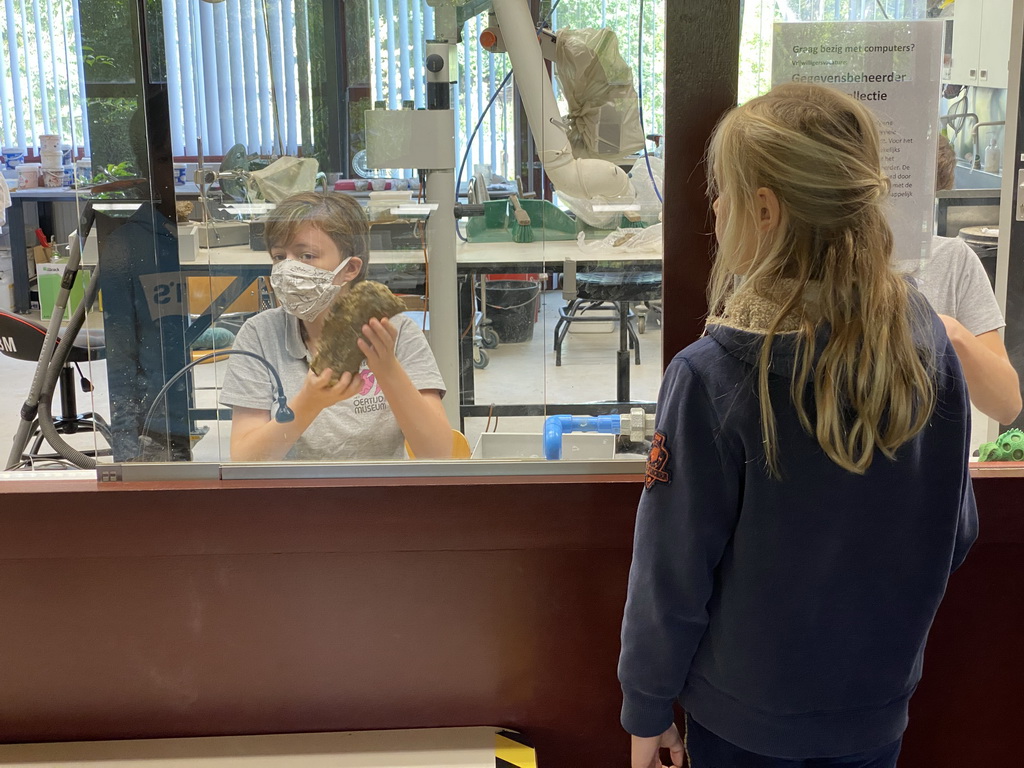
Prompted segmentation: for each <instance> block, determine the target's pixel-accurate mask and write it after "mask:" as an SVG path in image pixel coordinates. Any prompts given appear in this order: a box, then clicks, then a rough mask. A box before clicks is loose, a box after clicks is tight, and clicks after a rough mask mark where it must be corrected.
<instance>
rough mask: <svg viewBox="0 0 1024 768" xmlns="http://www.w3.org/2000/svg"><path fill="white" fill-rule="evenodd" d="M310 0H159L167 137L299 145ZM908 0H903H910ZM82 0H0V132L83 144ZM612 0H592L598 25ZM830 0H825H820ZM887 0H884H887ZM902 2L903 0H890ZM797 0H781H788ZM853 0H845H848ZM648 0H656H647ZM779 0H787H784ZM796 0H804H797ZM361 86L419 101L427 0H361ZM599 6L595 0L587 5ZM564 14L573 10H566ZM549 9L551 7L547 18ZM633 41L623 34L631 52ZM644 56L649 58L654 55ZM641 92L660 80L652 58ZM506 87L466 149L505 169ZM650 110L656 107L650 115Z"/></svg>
mask: <svg viewBox="0 0 1024 768" xmlns="http://www.w3.org/2000/svg"><path fill="white" fill-rule="evenodd" d="M311 1H312V0H226V2H221V3H208V2H203V0H165V2H164V3H163V11H164V13H163V20H162V21H163V27H162V33H163V38H164V40H163V41H164V49H165V50H166V52H167V62H166V72H167V80H168V94H169V100H170V104H169V106H170V113H171V131H172V148H173V151H174V154H175V155H176V156H179V157H180V156H184V155H188V156H193V155H196V154H198V152H199V142H200V139H201V140H202V145H203V146H202V149H203V152H204V154H206V155H222V154H223V153H224V152H226V151H227V150H228V149H229V148H230V147H231V146H232V145H234V144H236V143H241V144H244V145H245V147H246V149H247V151H248V152H260V153H265V154H269V153H275V154H278V153H284V154H296V153H298V152H299V151H300V147H303V146H304V145H308V143H310V142H312V141H313V140H314V139H315V137H313V136H312V135H311V131H312V128H311V126H310V123H311V121H310V115H311V112H312V93H311V85H310V81H311V73H310V47H309V29H308V23H307V18H308V14H307V3H308V2H311ZM909 1H910V0H907V2H909ZM79 2H80V0H0V8H2V9H3V12H4V14H3V15H4V19H3V21H2V22H0V119H2V124H0V141H2V143H3V145H4V146H20V147H21V148H23V149H27V148H29V147H32V146H35V145H36V144H37V141H36V137H37V136H39V135H40V134H44V133H58V134H60V135H61V136H62V139H63V140H64V141H66V142H69V143H74V144H75V145H76V146H84V147H85V148H86V151H87V152H88V145H89V141H88V136H87V121H86V119H85V114H86V104H85V100H84V98H83V96H84V92H85V89H84V75H83V73H84V65H85V63H86V55H84V54H83V51H82V45H81V34H80V24H79V8H78V3H79ZM609 2H610V0H600V4H599V8H600V17H599V18H595V19H594V20H593V21H592V22H591V23H597V24H601V25H604V23H605V21H606V18H607V16H606V11H607V9H608V5H609ZM829 2H830V3H831V2H832V0H829ZM893 2H894V0H889V4H892V3H893ZM899 2H904V0H899ZM797 3H798V0H791V2H790V3H789V5H790V6H793V5H797ZM858 3H859V0H852V1H850V2H844V5H847V6H848V7H852V6H854V5H858ZM651 4H652V5H654V3H651ZM783 5H785V3H783ZM800 5H802V3H800ZM367 6H368V12H369V14H370V29H371V37H372V39H371V44H370V57H371V62H370V64H371V70H370V71H371V73H372V75H371V78H372V82H371V91H372V94H373V99H374V100H375V101H384V102H385V103H386V104H387V106H388V108H390V109H398V108H400V107H401V106H402V103H403V102H413V103H414V104H415V106H416V107H423V106H425V103H426V84H425V80H424V76H423V65H422V62H423V57H424V41H425V40H427V39H429V38H430V37H431V36H432V33H433V27H434V12H433V9H432V8H431V7H430V6H429V5H428V4H427V3H426V0H369V2H368V3H367ZM597 7H598V6H595V7H594V11H595V13H596V9H597ZM566 21H567V24H570V25H571V23H572V22H573V21H576V20H575V19H570V18H567V19H566ZM485 24H486V20H485V18H484V17H483V16H482V15H481V16H476V17H474V18H473V19H471V20H469V21H468V22H467V23H466V24H465V25H464V28H463V37H464V40H466V41H467V42H468V44H464V45H460V46H458V48H457V52H458V53H457V55H458V76H457V82H456V84H455V86H454V88H453V107H454V109H455V111H456V116H457V118H456V119H457V128H456V146H457V153H458V155H459V156H461V154H462V151H463V148H464V147H465V142H466V140H467V138H468V135H469V133H470V132H471V131H472V128H473V126H474V125H475V124H476V121H477V119H478V118H479V117H480V115H481V114H482V112H483V109H484V107H485V105H486V104H487V102H488V100H490V98H491V96H492V95H493V94H494V92H495V89H496V88H497V86H498V84H499V83H501V81H502V80H503V78H504V77H505V75H506V73H507V71H508V67H509V64H508V59H507V57H506V56H504V55H494V54H491V53H488V52H486V51H484V50H483V49H482V48H481V47H480V46H479V45H476V44H473V41H474V40H476V39H477V38H478V37H479V34H480V32H481V31H482V30H483V27H484V25H485ZM557 24H558V15H557V14H556V15H554V16H553V17H552V19H551V25H552V26H553V27H556V28H557ZM632 45H633V43H631V42H629V41H625V40H624V41H622V46H623V55H624V56H626V58H627V60H629V58H631V57H630V55H629V53H628V52H629V50H630V49H631V47H632ZM652 63H653V62H652ZM650 74H651V78H652V80H651V81H649V82H645V83H644V91H645V93H651V94H653V93H657V92H660V91H661V72H660V70H658V71H655V70H653V69H652V72H651V73H650ZM512 103H513V102H512V88H511V86H509V87H506V88H505V89H504V92H503V93H501V94H499V95H498V96H497V97H496V98H495V100H494V105H493V107H492V108H491V110H490V111H489V112H488V114H487V116H486V117H485V118H484V119H483V121H482V124H481V128H480V132H479V133H478V135H477V138H476V140H475V142H474V145H473V147H472V154H471V156H470V157H469V158H468V163H467V165H468V167H469V168H470V169H471V168H472V165H473V164H476V163H482V164H485V165H489V166H490V167H491V168H492V169H494V170H495V171H496V172H497V173H499V174H501V175H504V176H507V177H513V176H515V175H516V170H515V169H513V168H511V167H509V163H510V162H511V160H512V158H514V157H515V152H514V149H515V147H514V145H513V143H512V142H513V141H514V132H513V130H512V128H513V125H514V116H513V112H512ZM656 117H657V118H658V119H659V121H660V115H659V116H656Z"/></svg>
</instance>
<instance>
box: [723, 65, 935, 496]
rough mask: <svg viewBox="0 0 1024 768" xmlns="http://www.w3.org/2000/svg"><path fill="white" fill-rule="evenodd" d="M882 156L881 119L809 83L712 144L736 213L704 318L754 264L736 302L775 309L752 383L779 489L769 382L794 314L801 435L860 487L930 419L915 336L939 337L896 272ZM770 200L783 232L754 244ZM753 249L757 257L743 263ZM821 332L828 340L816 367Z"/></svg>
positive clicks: (761, 107) (756, 107)
mask: <svg viewBox="0 0 1024 768" xmlns="http://www.w3.org/2000/svg"><path fill="white" fill-rule="evenodd" d="M879 145H880V139H879V133H878V128H877V127H876V125H875V121H874V118H873V117H872V115H871V113H870V112H869V111H868V110H867V109H866V108H865V107H864V106H862V105H861V104H860V103H859V102H857V101H856V100H855V99H853V98H851V97H849V96H847V95H845V94H843V93H840V92H838V91H835V90H832V89H829V88H825V87H822V86H815V85H802V84H786V85H781V86H777V87H776V88H773V89H772V91H771V92H769V93H768V94H766V95H764V96H761V97H758V98H756V99H753V100H752V101H749V102H747V103H746V104H744V105H742V106H740V107H737V108H736V109H734V110H732V111H731V112H729V113H728V114H727V115H726V116H725V117H724V118H723V120H722V121H721V123H720V125H719V126H718V128H717V130H716V131H715V134H714V136H713V137H712V139H711V144H710V147H709V152H708V155H709V157H708V160H709V162H708V168H709V191H710V193H711V195H712V197H718V196H721V197H722V198H723V199H724V200H725V201H726V206H727V208H728V214H727V215H726V216H725V217H724V221H722V222H720V226H719V250H718V255H717V258H716V260H715V265H714V267H713V269H712V274H711V280H710V283H709V289H708V300H709V308H710V313H711V315H712V316H714V315H716V314H719V313H721V312H723V311H724V310H725V302H726V299H727V298H729V296H730V295H731V294H732V293H733V291H734V290H735V288H734V284H735V279H734V278H735V273H736V270H737V269H741V268H742V267H743V266H745V265H744V264H743V261H744V260H745V259H747V258H748V257H750V256H751V255H752V257H753V258H752V260H751V261H750V263H749V265H748V266H747V272H746V281H745V282H744V283H743V285H742V287H741V288H740V290H743V291H746V290H751V291H754V292H755V293H757V294H759V295H762V296H769V297H772V298H774V299H775V300H776V301H778V302H779V309H778V312H777V314H776V316H775V318H774V320H773V321H772V322H771V324H770V325H769V327H768V328H767V332H766V334H765V338H764V343H763V345H762V348H761V354H760V363H759V370H758V393H759V399H760V410H761V432H762V439H763V442H764V448H765V459H766V461H767V464H768V468H769V471H770V472H771V473H772V474H773V475H775V476H776V477H777V476H779V470H778V445H777V443H778V436H777V432H776V422H775V414H774V411H773V408H772V403H771V399H770V395H769V387H768V370H769V365H770V362H771V348H772V342H773V340H774V338H775V336H776V334H777V333H779V332H780V331H779V328H780V326H781V325H782V323H783V321H786V322H788V323H792V320H793V316H794V315H795V316H796V318H797V324H798V330H797V341H796V347H797V349H796V352H797V354H796V363H795V365H794V369H793V377H792V381H791V387H790V399H791V401H792V404H793V406H794V407H795V408H796V412H797V415H798V417H799V419H800V423H801V424H802V425H803V427H804V429H805V430H806V431H807V432H808V433H809V434H812V435H814V436H815V437H816V438H817V441H818V444H819V445H820V446H821V448H822V450H823V451H824V452H825V454H826V455H827V456H828V457H829V458H830V459H831V460H832V461H833V462H835V463H836V464H838V465H839V466H840V467H843V468H844V469H846V470H849V471H850V472H854V473H858V474H863V473H864V472H865V471H866V470H867V469H868V467H869V466H870V465H871V461H872V458H873V456H874V452H875V450H876V449H877V450H879V451H881V452H882V454H883V455H884V456H886V457H887V458H889V459H893V458H894V456H895V452H896V450H897V449H898V448H899V447H900V446H901V445H903V444H904V443H905V442H907V441H908V440H910V439H911V438H912V437H913V436H914V435H915V434H917V433H918V432H919V431H920V430H921V429H922V428H923V427H924V426H925V424H926V423H927V422H928V419H929V418H930V416H931V413H932V410H933V409H934V407H935V397H936V395H935V377H934V361H933V359H932V358H933V357H934V352H933V350H932V348H931V347H930V346H928V344H927V343H925V342H924V341H923V340H922V339H920V338H919V339H918V340H917V341H916V342H915V330H916V329H917V328H920V327H927V328H930V327H931V326H930V320H929V319H928V318H929V317H930V315H928V314H927V310H926V309H925V308H924V306H923V305H922V304H921V301H920V300H919V297H916V295H915V294H914V292H913V291H912V289H911V288H910V286H909V285H908V284H907V282H906V281H905V280H904V279H903V278H902V277H900V275H899V274H897V272H896V271H895V270H894V269H893V264H892V255H893V236H892V230H891V229H890V228H889V225H888V223H887V221H886V218H885V213H884V210H883V203H884V200H885V198H886V197H887V195H888V191H889V180H888V178H887V177H886V176H885V175H884V174H883V172H882V170H881V162H880V152H879ZM762 187H764V188H767V189H769V190H771V191H772V192H774V193H775V195H776V197H777V198H778V200H779V205H780V215H779V225H778V226H777V227H776V228H775V230H774V231H773V232H772V233H768V234H764V235H756V236H755V235H754V234H751V233H758V232H759V228H758V222H759V219H760V216H761V213H760V211H761V208H760V206H759V205H758V201H757V190H758V189H759V188H762ZM751 238H755V239H756V245H755V246H754V247H753V253H752V254H750V253H744V251H745V250H747V249H748V247H749V246H747V245H745V244H747V243H749V242H750V241H751ZM921 323H927V325H921ZM820 328H827V329H828V331H829V333H828V340H827V341H826V342H825V344H824V347H823V349H822V350H821V353H820V356H818V355H817V354H816V352H817V350H816V346H817V344H818V339H817V338H816V336H817V333H816V332H817V330H818V329H820ZM809 385H811V386H812V387H813V395H814V397H813V401H814V406H813V413H812V412H811V409H809V407H808V403H807V397H806V394H807V391H808V386H809Z"/></svg>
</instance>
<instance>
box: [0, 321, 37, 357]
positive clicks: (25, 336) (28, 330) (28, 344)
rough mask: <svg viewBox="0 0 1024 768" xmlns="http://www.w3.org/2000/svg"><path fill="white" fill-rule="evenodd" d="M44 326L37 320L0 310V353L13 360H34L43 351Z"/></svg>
mask: <svg viewBox="0 0 1024 768" xmlns="http://www.w3.org/2000/svg"><path fill="white" fill-rule="evenodd" d="M44 338H46V328H45V326H42V325H40V324H39V323H37V322H34V321H32V320H29V319H27V318H24V317H18V316H17V315H12V314H10V313H8V312H0V353H3V354H5V355H7V357H13V358H14V359H15V360H27V361H29V362H33V363H34V362H35V361H36V360H38V359H39V355H40V353H42V351H43V339H44Z"/></svg>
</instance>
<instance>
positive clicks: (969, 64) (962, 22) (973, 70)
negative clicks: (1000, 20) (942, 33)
mask: <svg viewBox="0 0 1024 768" xmlns="http://www.w3.org/2000/svg"><path fill="white" fill-rule="evenodd" d="M984 5H985V0H956V3H954V5H953V46H952V48H953V59H952V62H951V66H950V73H949V81H950V82H951V83H959V84H960V85H977V84H978V58H979V48H980V46H981V26H982V9H983V7H984ZM1007 18H1008V17H1007ZM1008 26H1009V23H1008V22H1007V27H1008ZM990 74H991V73H990Z"/></svg>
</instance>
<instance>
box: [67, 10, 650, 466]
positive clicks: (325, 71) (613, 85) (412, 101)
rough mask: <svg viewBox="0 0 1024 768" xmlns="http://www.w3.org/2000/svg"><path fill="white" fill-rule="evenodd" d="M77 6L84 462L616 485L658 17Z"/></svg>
mask: <svg viewBox="0 0 1024 768" xmlns="http://www.w3.org/2000/svg"><path fill="white" fill-rule="evenodd" d="M80 7H81V13H82V29H81V33H80V44H81V45H82V48H83V51H84V53H83V60H85V61H87V62H88V63H87V65H86V66H85V76H84V80H85V82H86V83H87V85H88V92H89V95H90V98H89V99H88V102H87V104H86V105H85V106H86V108H87V114H88V118H87V124H88V126H89V128H90V129H91V130H90V135H91V137H92V145H91V147H90V148H89V151H90V155H89V156H90V158H91V165H88V166H87V165H86V164H85V163H83V164H82V167H81V168H80V176H81V177H82V178H81V184H80V185H79V189H78V191H77V196H76V197H75V199H76V201H77V203H78V206H77V207H78V212H79V214H83V213H86V212H88V213H89V215H90V217H94V219H91V220H92V227H91V231H90V234H89V237H88V239H87V241H86V246H85V249H84V254H83V255H84V260H85V262H86V263H87V264H89V265H90V266H92V267H93V268H94V271H96V272H98V274H99V277H98V281H97V284H98V286H99V289H100V297H99V299H98V300H97V301H96V303H95V305H94V306H93V308H92V310H91V312H90V313H89V315H88V319H87V322H88V324H89V326H90V327H95V328H96V329H102V330H103V332H104V333H105V336H106V346H105V355H106V359H105V362H104V363H103V368H102V370H101V372H100V375H99V378H102V379H103V380H104V381H103V382H102V385H103V386H98V387H97V392H96V395H97V398H96V403H95V406H94V408H95V410H98V411H101V412H103V413H105V414H107V415H108V416H109V417H110V420H111V429H112V435H111V442H112V456H110V457H104V458H103V461H113V462H115V463H134V462H143V463H147V462H160V461H173V462H186V461H191V462H195V463H200V462H211V463H214V464H227V463H231V462H239V461H279V460H286V461H292V460H302V461H327V462H334V461H382V460H383V461H395V462H401V463H405V462H407V461H408V460H409V459H410V458H418V459H424V458H426V459H430V458H449V457H454V458H469V457H470V456H474V457H475V458H478V459H485V458H486V459H499V460H505V459H508V460H517V459H534V460H539V461H547V460H548V459H546V458H545V456H548V457H549V458H552V459H553V458H557V457H561V458H563V459H564V460H571V459H591V458H594V459H597V458H603V459H612V458H625V459H632V460H633V461H634V462H636V461H639V460H641V458H642V455H643V454H644V453H645V451H646V446H647V443H646V441H645V428H646V425H647V419H645V414H649V413H652V412H653V404H654V400H655V396H656V393H657V389H658V384H659V382H660V376H661V317H662V302H661V231H660V230H661V223H660V220H661V210H662V202H661V197H662V188H663V170H662V168H663V166H662V161H661V152H662V147H663V141H662V138H663V134H664V126H663V122H662V121H663V94H664V85H663V75H662V73H663V69H664V21H663V15H664V14H663V12H664V5H663V3H661V2H647V3H644V4H643V5H641V6H637V5H636V4H633V3H627V2H621V3H620V2H612V1H605V2H592V3H582V4H581V3H577V4H573V5H572V7H571V8H570V7H568V6H566V7H564V8H559V7H558V6H557V4H556V5H555V7H554V8H552V7H551V6H549V5H546V6H544V8H542V11H541V20H543V21H544V22H545V25H546V27H545V31H544V32H542V34H541V35H540V38H539V39H540V45H539V46H538V35H537V33H536V27H535V20H534V19H533V18H531V17H530V16H529V14H528V10H527V9H528V6H527V4H525V3H519V2H507V1H505V0H500V1H499V2H497V3H494V4H493V11H494V13H488V12H487V11H488V8H487V7H485V6H484V5H483V4H480V5H479V7H477V6H476V5H474V4H472V3H470V4H464V5H447V4H441V3H436V4H434V3H431V2H427V1H426V0H394V1H393V2H392V0H388V1H387V2H376V0H367V1H366V2H363V3H358V2H357V3H345V4H342V5H341V6H340V7H339V6H338V5H337V4H333V3H323V2H319V1H315V0H266V1H265V2H264V1H263V0H225V1H224V2H206V0H163V2H153V3H150V4H149V5H148V6H147V10H146V17H145V19H144V20H143V22H142V23H141V24H140V23H139V20H138V19H137V18H135V17H134V16H132V14H130V13H127V12H124V14H123V15H124V18H123V19H122V22H123V24H122V25H121V34H120V35H119V36H117V37H116V39H114V38H111V36H110V34H109V29H106V28H102V29H101V27H102V24H101V20H103V19H104V18H105V14H106V12H107V11H106V8H107V4H106V3H104V2H103V0H80ZM478 11H479V12H478ZM119 18H120V17H119ZM612 30H614V31H612ZM143 51H148V52H149V54H150V58H149V59H148V60H144V58H143V55H142V52H143ZM105 57H108V58H110V59H111V60H112V61H111V62H108V61H107V58H105ZM154 57H155V58H154ZM545 57H547V58H549V59H551V62H550V63H549V62H547V61H545ZM549 71H550V72H553V75H554V76H553V77H552V76H551V74H549ZM90 175H91V179H89V178H87V177H88V176H90ZM296 194H300V195H306V196H307V197H306V202H302V201H301V198H300V199H299V200H298V201H297V200H296V199H295V197H294V196H295V195H296ZM309 195H316V196H318V197H309ZM275 264H280V265H281V266H275ZM272 270H274V274H275V277H274V279H273V280H272V279H271V274H272ZM368 284H374V285H379V286H382V288H381V289H380V290H381V291H384V293H383V299H381V297H380V296H378V297H377V300H376V301H377V303H373V302H372V301H369V300H368V299H367V300H364V299H359V300H358V301H357V300H356V298H357V297H358V296H359V295H361V294H363V293H365V292H369V293H372V292H373V291H375V290H378V289H377V288H374V287H373V286H372V285H371V287H370V288H367V287H366V286H367V285H368ZM338 288H340V290H336V289H338ZM385 289H386V290H385ZM339 297H340V298H339ZM360 302H362V303H360ZM367 302H369V304H367ZM388 302H397V303H390V304H389V303H388ZM335 304H337V311H336V313H335V315H336V316H335V315H332V316H331V319H330V320H328V315H329V314H330V313H329V312H328V311H326V310H325V308H330V309H331V310H333V309H335V308H336V307H335ZM343 304H344V305H345V306H346V307H349V308H348V309H345V310H344V311H343V310H342V309H341V308H340V307H341V306H342V305H343ZM350 305H351V306H350ZM366 306H371V307H373V309H371V310H365V307H366ZM357 310H358V311H360V312H361V311H364V310H365V311H368V312H370V314H374V313H376V315H381V314H383V315H386V316H387V317H389V318H390V320H389V323H388V326H389V328H388V329H386V332H387V333H389V334H392V335H391V336H380V337H378V338H377V340H376V341H377V344H376V347H377V348H378V350H379V351H378V352H375V351H374V350H373V349H368V348H361V347H359V346H358V344H355V338H356V337H357V336H359V335H364V336H365V333H366V332H365V330H364V328H363V327H362V324H361V323H357V324H356V325H355V326H354V328H355V330H353V327H352V326H351V323H349V324H348V325H346V322H348V319H350V317H352V316H354V315H353V314H352V313H357ZM345 312H349V314H345ZM363 319H365V318H363ZM343 321H344V322H343ZM370 333H371V334H373V333H378V329H377V326H376V325H375V326H374V327H373V329H372V331H371V332H370ZM395 337H397V339H396V340H394V341H389V339H395ZM322 339H323V340H325V341H324V343H323V344H321V343H320V342H321V340H322ZM371 341H372V339H371ZM392 347H393V351H392ZM368 353H369V354H368ZM259 358H262V359H259ZM363 358H368V359H363ZM346 365H347V366H349V367H350V369H351V370H350V371H349V373H350V374H351V379H344V380H343V382H346V381H354V382H356V383H355V384H352V385H351V386H350V387H349V388H346V387H344V386H342V387H341V388H340V389H336V390H334V391H333V392H331V391H328V389H327V387H325V386H324V385H325V383H326V382H327V381H335V380H336V378H335V376H332V374H335V375H336V374H337V373H338V371H337V370H335V369H337V368H342V367H346ZM327 368H331V372H330V373H328V372H326V369H327ZM318 376H321V377H322V378H317V377H318ZM278 377H280V382H281V386H280V388H279V387H278V384H277V381H278ZM441 394H443V395H444V396H443V398H441V399H439V397H440V395H441ZM290 414H294V420H288V416H289V415H290ZM553 417H557V418H553ZM453 430H454V433H453ZM456 433H457V434H456ZM546 433H547V434H548V437H547V439H546V440H545V434H546ZM563 433H564V434H563ZM560 436H561V437H560Z"/></svg>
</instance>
